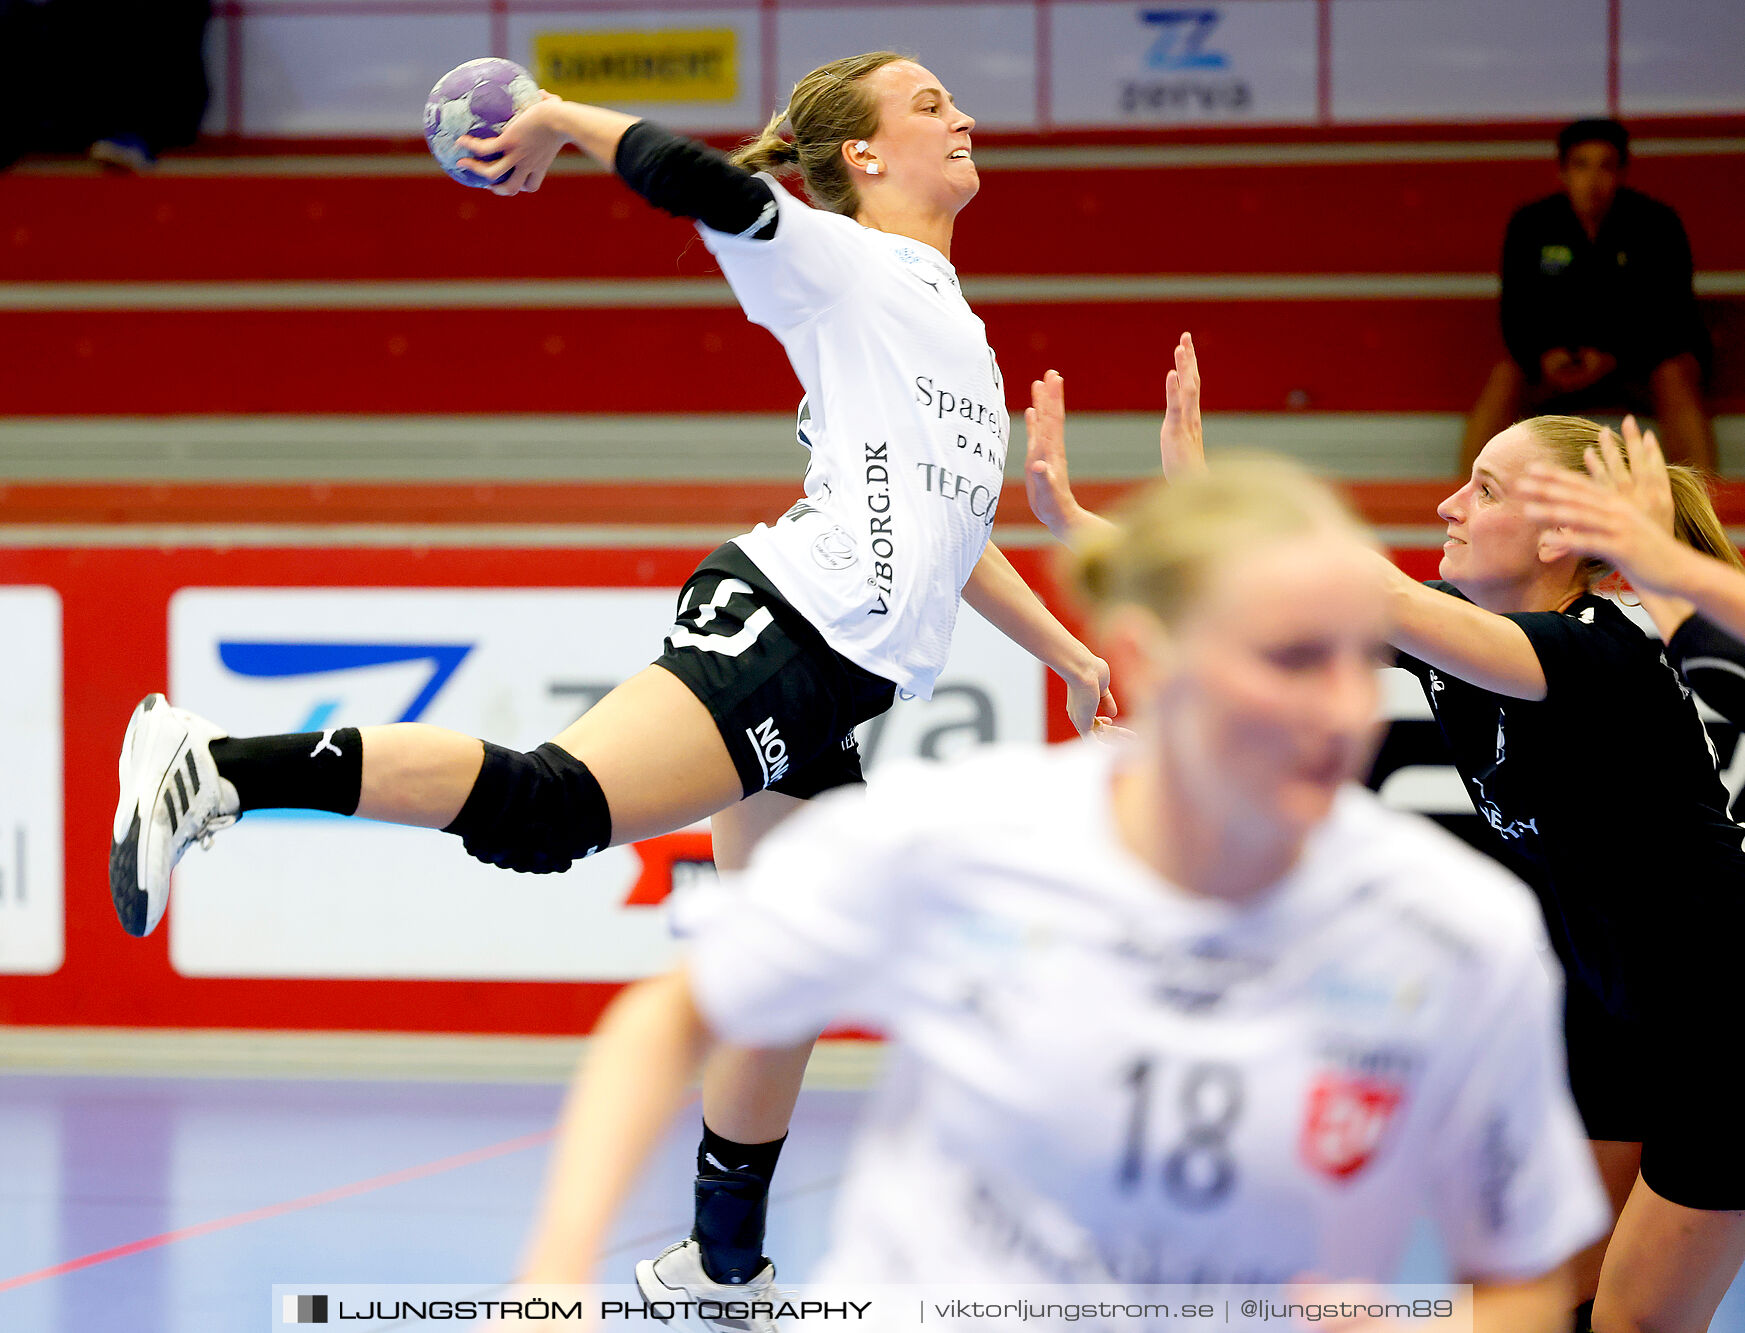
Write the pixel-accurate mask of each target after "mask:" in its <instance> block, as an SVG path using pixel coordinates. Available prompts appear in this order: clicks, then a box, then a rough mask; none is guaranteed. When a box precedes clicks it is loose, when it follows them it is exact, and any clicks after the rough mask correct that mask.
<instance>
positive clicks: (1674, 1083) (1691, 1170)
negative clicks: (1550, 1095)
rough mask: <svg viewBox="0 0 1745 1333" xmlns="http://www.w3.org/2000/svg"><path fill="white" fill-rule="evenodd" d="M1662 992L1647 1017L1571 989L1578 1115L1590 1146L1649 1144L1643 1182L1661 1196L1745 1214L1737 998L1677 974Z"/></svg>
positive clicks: (1567, 1026)
mask: <svg viewBox="0 0 1745 1333" xmlns="http://www.w3.org/2000/svg"><path fill="white" fill-rule="evenodd" d="M1693 982H1694V983H1695V984H1692V983H1693ZM1657 989H1658V990H1659V994H1658V995H1656V996H1655V1002H1654V1003H1651V1004H1650V1005H1649V1006H1647V1008H1648V1015H1647V1016H1645V1017H1642V1018H1620V1017H1618V1016H1615V1015H1613V1014H1609V1013H1607V1012H1606V1010H1605V1009H1604V1008H1603V1007H1602V1005H1601V1003H1600V1001H1599V999H1598V998H1597V997H1596V996H1594V995H1593V993H1592V992H1590V991H1589V990H1588V989H1587V988H1586V987H1585V986H1582V985H1580V984H1579V983H1577V984H1571V985H1570V987H1569V989H1568V991H1567V993H1566V995H1565V997H1564V1024H1563V1030H1564V1038H1565V1041H1566V1042H1567V1043H1568V1052H1569V1085H1570V1091H1571V1092H1572V1093H1573V1094H1574V1096H1575V1105H1576V1110H1577V1111H1579V1112H1580V1113H1581V1118H1582V1123H1583V1124H1584V1125H1585V1127H1586V1129H1587V1135H1588V1137H1589V1138H1590V1139H1610V1140H1614V1141H1617V1142H1623V1143H1640V1144H1641V1145H1642V1179H1643V1180H1644V1181H1646V1182H1647V1184H1648V1187H1649V1188H1650V1189H1652V1190H1653V1191H1654V1192H1655V1193H1656V1194H1658V1195H1659V1196H1660V1197H1661V1198H1663V1199H1667V1200H1669V1201H1670V1202H1672V1203H1676V1204H1682V1205H1683V1206H1684V1207H1686V1208H1701V1209H1706V1210H1710V1211H1716V1210H1722V1211H1733V1210H1737V1209H1745V1135H1742V1134H1741V1133H1740V1129H1739V1112H1738V1100H1737V1099H1738V1094H1737V1092H1736V1091H1735V1089H1736V1088H1737V1087H1738V1085H1737V1084H1736V1083H1734V1082H1733V1080H1734V1079H1735V1078H1737V1077H1738V1076H1739V1075H1738V1068H1737V1063H1738V1057H1737V1055H1736V1053H1735V1048H1734V1047H1733V1045H1732V1043H1731V1039H1730V1036H1729V1035H1728V1034H1731V1033H1733V1032H1734V1031H1735V1030H1736V1027H1737V1023H1738V1016H1739V1000H1738V997H1737V995H1736V994H1734V993H1731V992H1730V988H1729V987H1728V986H1727V985H1726V984H1725V982H1724V981H1723V980H1722V979H1721V978H1719V977H1714V976H1692V975H1686V976H1684V977H1680V978H1671V977H1669V978H1666V979H1664V980H1663V981H1662V983H1661V986H1660V987H1658V988H1657Z"/></svg>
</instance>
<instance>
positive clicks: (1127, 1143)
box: [523, 460, 1606, 1330]
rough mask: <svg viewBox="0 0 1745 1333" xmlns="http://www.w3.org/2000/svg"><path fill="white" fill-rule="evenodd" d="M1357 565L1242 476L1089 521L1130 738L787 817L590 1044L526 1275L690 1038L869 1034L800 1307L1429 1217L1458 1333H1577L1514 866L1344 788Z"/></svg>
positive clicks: (1342, 1248) (666, 1085)
mask: <svg viewBox="0 0 1745 1333" xmlns="http://www.w3.org/2000/svg"><path fill="white" fill-rule="evenodd" d="M1375 562H1376V556H1375V552H1374V549H1373V547H1371V546H1370V545H1369V544H1368V543H1367V540H1366V539H1365V538H1364V537H1363V536H1362V535H1361V534H1360V532H1359V531H1358V529H1357V527H1356V525H1355V523H1354V521H1353V520H1352V519H1351V518H1350V516H1349V515H1348V514H1347V512H1346V511H1345V510H1344V509H1343V508H1342V507H1341V506H1340V504H1339V503H1338V501H1336V500H1335V499H1334V498H1333V496H1332V495H1331V494H1330V493H1329V492H1328V491H1327V490H1325V489H1324V488H1323V487H1321V486H1320V485H1319V484H1318V483H1316V482H1314V481H1312V480H1311V479H1310V478H1309V477H1308V476H1307V475H1306V474H1304V473H1302V472H1301V471H1300V470H1298V469H1296V468H1295V467H1293V466H1291V465H1288V464H1285V463H1282V462H1276V461H1267V460H1251V461H1248V462H1244V463H1238V464H1232V465H1229V466H1226V467H1224V468H1221V469H1219V470H1218V471H1217V472H1216V473H1213V474H1203V475H1201V476H1198V477H1196V478H1194V479H1192V480H1190V481H1188V482H1186V483H1184V484H1182V485H1180V486H1176V487H1173V488H1159V489H1157V490H1154V491H1152V492H1149V493H1147V494H1146V495H1145V496H1144V497H1143V499H1142V501H1141V502H1140V503H1139V504H1137V505H1136V506H1135V507H1134V508H1133V509H1132V510H1131V511H1130V512H1129V513H1128V514H1127V515H1126V516H1125V517H1124V518H1123V520H1122V521H1121V522H1120V523H1119V524H1117V525H1114V526H1112V527H1109V528H1107V529H1106V530H1104V531H1103V532H1102V533H1100V534H1098V535H1093V536H1090V537H1089V538H1087V542H1086V549H1082V550H1080V551H1079V552H1078V553H1077V555H1076V556H1075V574H1076V581H1077V583H1078V584H1079V586H1080V588H1081V589H1082V591H1083V592H1084V593H1085V594H1086V597H1087V600H1088V601H1089V602H1090V603H1091V605H1092V607H1093V609H1094V612H1095V617H1096V622H1097V628H1098V631H1099V632H1098V636H1097V637H1098V640H1099V642H1100V644H1101V646H1102V648H1103V651H1104V652H1105V653H1106V654H1107V655H1108V658H1109V661H1110V663H1111V665H1112V666H1113V668H1114V669H1115V671H1116V672H1118V673H1119V674H1120V676H1121V678H1122V681H1123V686H1124V693H1125V694H1126V697H1127V700H1128V704H1127V715H1128V717H1129V718H1130V719H1131V720H1132V725H1133V728H1134V730H1135V732H1136V733H1137V736H1136V739H1135V740H1134V741H1133V742H1132V743H1130V744H1122V745H1105V744H1097V743H1094V742H1082V743H1078V744H1073V745H1068V746H1063V747H1056V748H1048V749H1043V748H1028V749H1018V748H1013V749H1008V750H1002V751H999V752H993V753H985V754H983V755H981V756H979V757H977V758H974V759H971V760H969V761H967V762H962V763H956V764H951V765H945V766H939V767H923V768H917V769H915V770H913V771H911V772H909V773H906V774H905V775H904V776H903V778H902V779H901V780H900V781H898V780H891V781H888V782H883V783H875V784H874V787H873V788H872V789H871V790H867V791H858V790H857V791H855V792H853V793H843V794H840V795H838V794H833V795H832V796H830V797H827V798H825V799H823V800H821V801H819V802H817V803H816V804H815V806H814V807H813V808H812V809H810V810H808V811H806V812H805V813H803V814H802V815H800V816H799V817H797V818H796V819H795V820H793V821H791V822H790V823H789V824H787V825H786V826H784V828H782V829H781V830H778V831H777V832H776V833H775V834H773V835H772V836H771V838H770V839H769V840H767V841H766V842H765V844H764V845H763V846H762V847H761V848H760V849H759V851H758V853H757V854H756V856H755V857H754V858H753V861H752V864H751V867H750V869H749V871H748V872H747V873H746V874H744V875H743V876H741V877H738V878H737V879H736V880H730V881H725V882H723V884H722V885H721V886H720V887H719V888H717V889H715V890H712V891H711V893H710V896H709V898H707V899H706V900H704V902H703V903H701V904H700V905H699V908H698V920H697V923H696V929H695V932H694V936H693V938H692V940H691V942H690V947H689V951H688V954H687V956H686V958H685V961H684V962H683V964H682V965H681V966H680V967H679V968H678V969H677V970H676V971H674V972H672V973H670V974H669V975H667V976H664V977H661V978H658V979H656V980H653V981H650V982H645V983H643V984H641V985H639V986H637V987H635V988H633V989H632V990H631V991H629V992H628V993H627V994H626V995H625V996H623V997H622V998H621V999H620V1000H619V1001H618V1003H617V1004H616V1005H615V1006H614V1007H613V1009H612V1011H611V1013H610V1015H609V1017H608V1018H607V1019H606V1021H605V1022H604V1024H603V1025H602V1028H601V1030H600V1034H599V1036H598V1038H597V1039H596V1045H595V1049H594V1051H593V1053H592V1055H591V1056H590V1059H589V1062H588V1064H587V1066H586V1068H585V1070H584V1071H583V1073H582V1074H581V1075H580V1076H579V1077H578V1080H577V1083H576V1086H575V1088H574V1089H573V1091H572V1094H571V1098H570V1101H569V1104H568V1106H567V1108H566V1111H565V1114H564V1119H563V1123H562V1129H561V1136H560V1139H559V1142H558V1146H557V1148H556V1151H555V1154H554V1157H553V1163H552V1167H551V1171H550V1175H549V1178H548V1182H547V1188H546V1195H545V1201H544V1205H543V1208H542V1211H541V1214H540V1219H539V1222H538V1226H537V1229H536V1231H535V1234H534V1237H533V1241H532V1245H531V1248H530V1250H529V1252H528V1256H527V1259H526V1263H525V1266H524V1270H523V1277H524V1278H525V1279H526V1280H529V1281H537V1282H569V1281H577V1280H581V1279H583V1278H584V1277H586V1276H588V1275H589V1274H590V1273H591V1271H592V1269H593V1267H594V1264H595V1262H596V1258H597V1255H598V1253H599V1249H600V1245H601V1242H602V1240H603V1239H604V1238H605V1236H606V1233H607V1228H608V1225H609V1223H610V1221H611V1218H612V1216H613V1213H614V1212H615V1210H616V1209H617V1207H618V1205H619V1203H620V1202H621V1201H622V1199H623V1198H624V1196H625V1194H626V1192H627V1191H628V1189H629V1187H630V1185H631V1183H632V1181H633V1180H634V1178H635V1176H636V1174H637V1172H638V1170H639V1168H640V1166H641V1164H642V1163H643V1161H644V1160H645V1159H646V1158H647V1156H648V1154H649V1152H650V1150H651V1148H652V1147H653V1145H654V1144H655V1142H656V1141H657V1140H658V1139H659V1137H660V1135H661V1133H662V1131H663V1127H664V1125H665V1122H666V1121H667V1119H668V1118H669V1117H670V1116H671V1114H672V1113H673V1111H674V1110H675V1109H676V1108H677V1106H678V1105H679V1104H680V1102H681V1100H682V1098H683V1096H684V1092H685V1088H686V1086H687V1083H688V1081H689V1079H690V1077H691V1075H692V1073H693V1072H694V1071H695V1069H696V1068H697V1067H698V1064H699V1063H700V1061H701V1060H702V1059H703V1058H704V1056H705V1055H706V1053H707V1051H708V1050H709V1049H710V1048H711V1047H712V1046H713V1044H714V1043H715V1042H716V1041H718V1040H730V1041H734V1042H740V1043H746V1044H750V1045H759V1044H765V1045H771V1046H780V1045H783V1044H785V1043H787V1042H791V1041H793V1040H795V1039H796V1038H797V1037H800V1036H803V1035H805V1034H809V1033H811V1032H814V1031H816V1030H818V1029H819V1028H820V1027H821V1026H822V1025H823V1024H825V1023H827V1022H829V1021H831V1020H832V1019H836V1018H839V1017H852V1018H855V1019H858V1020H861V1021H870V1022H872V1023H874V1024H876V1025H877V1026H879V1027H880V1028H882V1029H883V1030H884V1031H885V1032H886V1033H887V1034H889V1036H890V1037H891V1039H892V1051H891V1054H890V1057H889V1065H888V1066H887V1070H886V1075H885V1078H884V1080H883V1083H882V1086H881V1087H880V1089H879V1090H878V1091H877V1093H875V1095H874V1099H873V1105H872V1108H871V1110H870V1111H869V1113H868V1115H867V1118H866V1120H865V1122H864V1123H863V1128H862V1132H861V1134H860V1136H859V1138H858V1140H857V1142H856V1144H855V1146H854V1149H853V1152H852V1156H851V1160H850V1163H849V1167H848V1171H847V1176H846V1179H845V1181H844V1183H843V1186H842V1191H841V1196H840V1199H839V1202H838V1206H837V1211H836V1218H835V1225H834V1231H833V1237H832V1245H831V1249H830V1252H829V1257H828V1259H827V1260H826V1262H825V1265H824V1271H823V1272H822V1273H820V1274H819V1275H818V1277H817V1280H818V1281H820V1282H829V1281H841V1282H865V1283H902V1282H926V1281H932V1282H953V1283H959V1282H961V1283H975V1282H999V1283H1005V1282H1013V1283H1019V1282H1029V1283H1038V1282H1043V1283H1098V1282H1103V1283H1107V1282H1140V1283H1185V1282H1201V1283H1220V1282H1222V1283H1228V1282H1265V1283H1274V1282H1288V1281H1292V1280H1297V1279H1302V1278H1304V1277H1305V1276H1307V1275H1315V1276H1317V1277H1320V1278H1324V1279H1329V1280H1346V1279H1352V1280H1370V1281H1374V1280H1385V1279H1387V1278H1389V1277H1390V1276H1392V1275H1393V1274H1394V1273H1395V1272H1396V1270H1397V1267H1398V1265H1399V1263H1400V1262H1401V1259H1402V1257H1403V1255H1404V1252H1405V1249H1406V1246H1407V1244H1408V1241H1409V1235H1410V1231H1411V1226H1410V1223H1411V1222H1412V1220H1413V1219H1414V1218H1415V1217H1418V1216H1422V1215H1426V1214H1427V1215H1429V1216H1430V1217H1431V1218H1432V1219H1433V1220H1434V1221H1435V1223H1436V1225H1437V1227H1438V1228H1439V1230H1440V1233H1441V1236H1442V1239H1443V1241H1444V1243H1445V1245H1446V1247H1447V1250H1448V1253H1449V1254H1450V1255H1451V1256H1452V1260H1453V1263H1454V1265H1455V1266H1456V1267H1457V1269H1458V1270H1459V1272H1460V1274H1461V1275H1462V1277H1463V1278H1464V1279H1465V1280H1469V1281H1471V1282H1472V1283H1474V1285H1475V1288H1476V1297H1475V1305H1476V1311H1475V1313H1476V1315H1477V1320H1478V1324H1477V1326H1478V1327H1479V1328H1481V1329H1499V1328H1504V1327H1507V1328H1510V1329H1521V1330H1531V1329H1543V1330H1551V1329H1555V1328H1561V1327H1563V1326H1564V1324H1565V1321H1566V1319H1567V1310H1568V1308H1569V1306H1570V1304H1571V1302H1572V1296H1571V1287H1570V1284H1569V1279H1568V1274H1567V1272H1566V1271H1565V1264H1566V1263H1567V1261H1568V1260H1569V1259H1570V1257H1571V1256H1572V1255H1574V1254H1575V1253H1577V1252H1578V1251H1579V1250H1580V1249H1581V1248H1582V1247H1583V1246H1584V1245H1586V1244H1587V1243H1588V1242H1590V1241H1591V1240H1592V1239H1593V1238H1594V1237H1595V1236H1596V1235H1598V1234H1599V1233H1600V1232H1601V1231H1602V1230H1603V1229H1604V1227H1605V1224H1606V1209H1605V1203H1604V1199H1603V1196H1602V1194H1601V1192H1600V1189H1599V1185H1598V1181H1597V1179H1596V1176H1595V1173H1594V1168H1593V1163H1592V1161H1591V1159H1590V1157H1589V1154H1588V1151H1587V1147H1586V1144H1585V1143H1584V1142H1583V1138H1582V1133H1581V1127H1580V1123H1579V1121H1578V1120H1577V1118H1576V1115H1575V1111H1574V1108H1573V1106H1572V1105H1571V1103H1570V1098H1569V1094H1568V1091H1567V1088H1566V1086H1565V1083H1564V1077H1563V1065H1562V1057H1561V1052H1560V1047H1559V1042H1558V996H1559V985H1558V981H1557V978H1556V976H1555V975H1554V973H1555V965H1554V964H1548V962H1547V961H1546V958H1545V955H1546V953H1547V949H1546V944H1545V939H1544V931H1543V927H1542V926H1541V924H1540V921H1539V914H1538V912H1537V910H1536V908H1535V905H1534V902H1533V899H1532V897H1531V895H1530V894H1528V893H1527V891H1526V890H1525V889H1524V888H1523V887H1522V886H1521V885H1520V884H1519V883H1518V882H1516V881H1515V880H1514V879H1512V878H1511V877H1510V876H1508V875H1507V874H1505V873H1503V872H1502V871H1501V870H1499V869H1498V868H1497V867H1496V866H1495V865H1493V864H1492V863H1491V862H1489V861H1488V860H1486V859H1485V858H1483V857H1481V856H1479V855H1478V854H1477V853H1474V852H1472V851H1470V850H1469V849H1467V848H1466V847H1464V846H1462V845H1460V844H1459V843H1457V842H1456V841H1455V840H1453V839H1451V838H1449V837H1447V836H1445V835H1444V834H1442V833H1441V832H1440V831H1439V830H1437V829H1435V828H1434V827H1433V826H1431V825H1429V824H1427V823H1425V822H1424V821H1422V820H1420V819H1417V818H1416V817H1413V816H1408V815H1402V814H1398V813H1394V812H1390V811H1388V810H1386V809H1384V808H1383V807H1382V806H1380V805H1379V804H1378V803H1377V801H1376V800H1375V799H1374V798H1373V797H1372V796H1370V795H1369V794H1368V793H1366V792H1364V791H1363V790H1362V789H1361V788H1360V787H1358V786H1356V785H1355V783H1354V781H1353V779H1355V778H1356V777H1357V776H1358V775H1359V774H1361V773H1362V772H1363V771H1364V768H1365V765H1366V764H1367V763H1368V761H1369V758H1370V756H1371V752H1372V747H1373V743H1374V740H1375V736H1376V722H1375V717H1376V710H1377V697H1378V696H1377V689H1378V687H1377V683H1376V675H1375V670H1374V666H1375V661H1376V655H1377V653H1378V652H1379V651H1380V650H1381V647H1382V644H1383V641H1384V637H1385V635H1386V633H1387V629H1388V626H1387V623H1386V606H1387V599H1386V596H1385V593H1384V588H1383V582H1382V579H1381V578H1380V577H1379V576H1378V573H1377V570H1376V568H1375ZM759 1220H760V1219H749V1218H748V1220H747V1227H748V1232H755V1230H756V1229H757V1223H758V1221H759ZM645 1290H646V1286H645ZM681 1295H682V1293H678V1292H675V1293H673V1294H672V1298H673V1299H678V1298H679V1297H680V1296H681Z"/></svg>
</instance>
